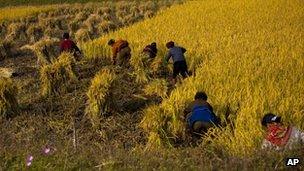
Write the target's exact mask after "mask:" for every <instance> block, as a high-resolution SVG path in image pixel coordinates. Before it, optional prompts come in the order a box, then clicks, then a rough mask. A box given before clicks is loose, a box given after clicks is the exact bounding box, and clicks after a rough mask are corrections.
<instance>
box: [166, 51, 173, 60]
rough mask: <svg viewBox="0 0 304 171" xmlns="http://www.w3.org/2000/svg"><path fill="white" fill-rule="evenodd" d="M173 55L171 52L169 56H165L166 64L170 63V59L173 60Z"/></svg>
mask: <svg viewBox="0 0 304 171" xmlns="http://www.w3.org/2000/svg"><path fill="white" fill-rule="evenodd" d="M171 56H172V55H171V53H170V51H169V52H168V53H167V55H166V56H165V59H166V62H167V63H168V62H169V60H170V58H171Z"/></svg>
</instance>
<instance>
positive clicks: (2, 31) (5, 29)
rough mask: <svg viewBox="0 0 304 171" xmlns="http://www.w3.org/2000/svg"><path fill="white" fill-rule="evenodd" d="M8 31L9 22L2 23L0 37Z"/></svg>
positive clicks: (0, 24)
mask: <svg viewBox="0 0 304 171" xmlns="http://www.w3.org/2000/svg"><path fill="white" fill-rule="evenodd" d="M6 32H7V23H5V22H2V23H0V37H1V38H3V37H4V36H5V34H6Z"/></svg>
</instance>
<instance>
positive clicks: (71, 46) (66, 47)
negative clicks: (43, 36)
mask: <svg viewBox="0 0 304 171" xmlns="http://www.w3.org/2000/svg"><path fill="white" fill-rule="evenodd" d="M62 38H63V40H62V41H61V43H60V53H62V52H69V53H72V54H73V55H74V57H75V58H78V55H77V53H80V54H81V51H80V49H79V48H78V47H77V45H76V44H75V42H73V41H72V40H71V39H70V35H69V33H64V34H63V36H62Z"/></svg>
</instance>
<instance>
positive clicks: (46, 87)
mask: <svg viewBox="0 0 304 171" xmlns="http://www.w3.org/2000/svg"><path fill="white" fill-rule="evenodd" d="M74 66H75V59H74V56H73V54H70V53H62V54H61V55H60V56H59V57H58V59H56V60H54V61H53V62H52V63H51V64H48V65H44V66H42V67H41V68H40V81H41V94H42V95H43V96H50V95H56V94H58V93H61V92H65V91H66V89H67V86H68V85H69V83H70V82H71V81H75V80H76V79H77V78H76V76H75V71H74Z"/></svg>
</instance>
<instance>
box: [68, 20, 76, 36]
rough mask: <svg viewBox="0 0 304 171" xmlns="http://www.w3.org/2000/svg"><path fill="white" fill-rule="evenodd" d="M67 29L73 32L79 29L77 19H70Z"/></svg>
mask: <svg viewBox="0 0 304 171" xmlns="http://www.w3.org/2000/svg"><path fill="white" fill-rule="evenodd" d="M68 29H69V31H70V32H72V33H75V32H76V31H77V30H78V29H79V22H78V21H77V20H72V21H70V22H69V23H68Z"/></svg>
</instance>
